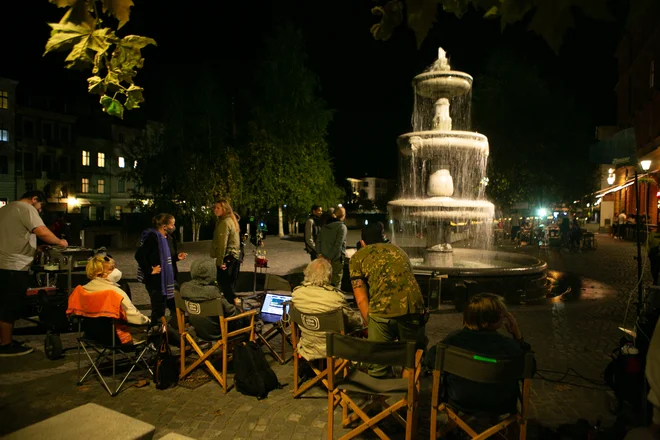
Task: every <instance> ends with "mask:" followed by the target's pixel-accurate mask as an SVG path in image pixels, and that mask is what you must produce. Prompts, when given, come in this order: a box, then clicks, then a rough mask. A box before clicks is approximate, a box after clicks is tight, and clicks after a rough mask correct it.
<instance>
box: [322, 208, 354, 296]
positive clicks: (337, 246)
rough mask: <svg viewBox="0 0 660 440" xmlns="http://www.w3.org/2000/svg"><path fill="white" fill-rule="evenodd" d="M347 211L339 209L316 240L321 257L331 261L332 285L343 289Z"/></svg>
mask: <svg viewBox="0 0 660 440" xmlns="http://www.w3.org/2000/svg"><path fill="white" fill-rule="evenodd" d="M345 218H346V209H344V208H342V207H339V208H337V209H336V210H335V216H334V217H333V218H331V219H330V220H328V223H327V224H326V225H325V226H323V227H322V228H321V231H320V232H319V235H318V237H317V239H316V252H317V253H318V255H319V257H323V258H325V259H326V260H328V261H330V264H331V265H332V281H331V282H330V284H332V285H333V286H335V287H336V288H341V279H342V276H343V275H344V259H345V258H346V234H347V233H348V229H347V228H346V225H345V224H344V219H345Z"/></svg>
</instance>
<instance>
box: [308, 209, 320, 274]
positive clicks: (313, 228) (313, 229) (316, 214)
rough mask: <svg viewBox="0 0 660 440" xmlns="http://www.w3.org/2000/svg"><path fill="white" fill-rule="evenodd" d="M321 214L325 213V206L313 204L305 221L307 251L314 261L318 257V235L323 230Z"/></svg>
mask: <svg viewBox="0 0 660 440" xmlns="http://www.w3.org/2000/svg"><path fill="white" fill-rule="evenodd" d="M321 215H323V208H321V207H320V206H319V205H313V206H312V212H311V214H309V218H308V219H307V221H306V222H305V252H307V253H308V254H309V258H311V260H312V261H314V260H316V258H317V257H318V254H317V253H316V237H318V235H319V231H320V230H321Z"/></svg>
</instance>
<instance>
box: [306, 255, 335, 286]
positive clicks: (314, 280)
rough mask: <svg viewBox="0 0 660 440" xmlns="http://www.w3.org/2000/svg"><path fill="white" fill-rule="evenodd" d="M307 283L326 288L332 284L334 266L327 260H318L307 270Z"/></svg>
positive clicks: (309, 265)
mask: <svg viewBox="0 0 660 440" xmlns="http://www.w3.org/2000/svg"><path fill="white" fill-rule="evenodd" d="M304 273H305V282H306V283H309V284H312V285H314V286H324V285H326V284H329V283H330V278H331V277H332V266H331V265H330V262H329V261H328V260H326V259H325V258H317V259H316V260H314V261H312V262H311V263H309V264H308V265H307V267H306V268H305V272H304Z"/></svg>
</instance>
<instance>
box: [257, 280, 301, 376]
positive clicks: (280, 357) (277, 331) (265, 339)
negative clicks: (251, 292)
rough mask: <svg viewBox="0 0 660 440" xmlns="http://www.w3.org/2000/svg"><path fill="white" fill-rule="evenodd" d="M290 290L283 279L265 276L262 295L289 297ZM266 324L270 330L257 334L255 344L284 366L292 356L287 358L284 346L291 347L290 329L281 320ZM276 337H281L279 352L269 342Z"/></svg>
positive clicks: (289, 286) (287, 283)
mask: <svg viewBox="0 0 660 440" xmlns="http://www.w3.org/2000/svg"><path fill="white" fill-rule="evenodd" d="M291 290H292V289H291V284H289V282H288V281H287V280H286V279H285V278H282V277H280V276H278V275H273V274H267V275H266V280H265V282H264V292H263V295H266V294H267V293H269V292H270V293H275V294H283V295H290V292H291ZM264 298H265V296H264ZM266 324H270V328H268V329H267V330H265V331H263V332H259V333H257V338H258V341H257V342H258V343H259V344H263V345H264V346H265V347H266V348H267V349H268V351H269V352H270V354H272V355H273V357H274V358H275V359H276V360H277V362H279V363H280V364H281V365H284V364H286V363H287V362H289V360H290V359H291V357H292V356H293V351H292V353H291V356H287V354H286V351H287V350H286V344H287V343H288V344H289V345H291V347H293V343H292V342H291V333H290V332H291V329H290V328H289V327H287V323H286V322H284V321H283V320H280V321H278V322H271V323H266ZM277 335H280V336H281V339H280V350H279V351H278V350H276V349H275V347H273V344H271V342H270V341H271V340H272V339H273V338H275V337H276V336H277Z"/></svg>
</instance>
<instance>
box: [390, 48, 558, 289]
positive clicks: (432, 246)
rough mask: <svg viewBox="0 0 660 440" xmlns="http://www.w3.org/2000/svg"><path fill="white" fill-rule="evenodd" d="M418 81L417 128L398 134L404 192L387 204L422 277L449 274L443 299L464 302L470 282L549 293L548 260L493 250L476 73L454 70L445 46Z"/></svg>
mask: <svg viewBox="0 0 660 440" xmlns="http://www.w3.org/2000/svg"><path fill="white" fill-rule="evenodd" d="M413 88H414V90H415V109H414V113H413V130H414V131H413V132H412V133H406V134H404V135H401V136H399V139H398V145H399V150H400V153H401V154H400V165H401V169H400V197H399V198H398V199H397V200H392V201H391V202H390V203H389V204H388V211H389V216H390V219H391V221H390V235H391V239H392V241H393V242H394V243H395V244H397V245H399V246H400V247H402V248H403V249H404V250H406V251H407V252H408V255H409V256H410V259H411V262H412V263H413V266H414V268H415V270H416V272H417V274H418V275H419V276H427V275H430V276H436V275H440V274H443V275H448V276H449V279H447V280H445V281H444V282H443V297H445V298H446V295H445V293H446V292H447V291H448V290H449V291H453V292H452V294H453V295H454V296H457V295H458V296H459V297H460V298H458V299H460V300H461V301H463V300H464V299H465V298H463V295H465V297H467V296H468V295H471V293H470V292H466V290H465V289H467V287H466V281H468V282H467V285H470V286H473V290H474V291H475V292H476V291H485V290H488V291H493V292H494V293H500V294H502V295H504V296H506V297H507V298H509V299H513V298H515V299H516V300H517V301H518V300H521V299H522V300H527V299H530V298H532V297H534V298H536V297H539V296H541V295H545V291H544V290H539V289H540V288H541V287H543V288H545V271H546V268H547V266H546V264H545V263H544V262H543V261H541V260H538V259H537V258H533V257H528V256H525V255H521V254H515V253H504V252H496V251H493V250H489V247H490V246H491V245H492V243H491V236H492V228H493V215H494V207H493V204H492V203H490V202H488V201H487V200H486V199H485V187H486V185H487V182H488V179H487V178H486V165H487V161H488V139H487V138H486V136H484V135H482V134H479V133H475V132H472V131H468V130H469V129H470V126H469V125H470V121H469V119H470V118H469V114H470V109H469V105H470V98H471V90H472V77H471V76H470V75H468V74H466V73H463V72H457V71H453V70H451V68H450V66H449V62H448V60H447V57H446V55H445V51H444V50H442V49H439V51H438V60H437V61H436V62H435V63H434V64H433V65H432V66H431V67H430V68H429V69H428V70H427V71H426V72H424V73H422V74H420V75H417V76H416V77H415V78H414V79H413ZM452 116H453V118H452ZM452 119H454V120H455V121H457V124H456V123H454V122H453V120H452ZM457 125H458V126H457ZM455 128H456V129H455ZM495 278H497V279H498V281H496V282H493V281H494V279H495ZM501 278H505V279H501ZM420 284H424V283H420ZM423 287H424V286H423Z"/></svg>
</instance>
